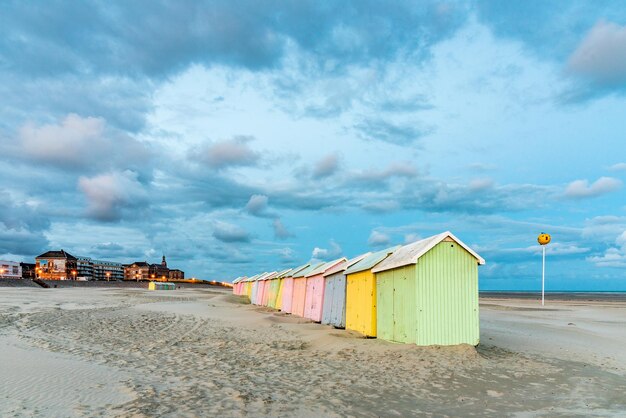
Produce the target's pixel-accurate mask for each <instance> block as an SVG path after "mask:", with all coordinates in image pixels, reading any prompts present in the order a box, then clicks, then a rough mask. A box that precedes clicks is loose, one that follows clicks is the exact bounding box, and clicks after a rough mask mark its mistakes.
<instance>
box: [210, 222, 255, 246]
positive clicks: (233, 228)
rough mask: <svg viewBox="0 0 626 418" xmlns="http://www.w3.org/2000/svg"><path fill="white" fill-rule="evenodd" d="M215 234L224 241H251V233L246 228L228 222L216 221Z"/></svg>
mask: <svg viewBox="0 0 626 418" xmlns="http://www.w3.org/2000/svg"><path fill="white" fill-rule="evenodd" d="M213 236H214V237H215V238H217V239H218V240H220V241H222V242H228V243H230V242H250V238H251V237H250V233H249V232H248V231H246V230H245V229H244V228H242V227H240V226H238V225H233V224H230V223H227V222H221V221H218V222H215V226H214V227H213Z"/></svg>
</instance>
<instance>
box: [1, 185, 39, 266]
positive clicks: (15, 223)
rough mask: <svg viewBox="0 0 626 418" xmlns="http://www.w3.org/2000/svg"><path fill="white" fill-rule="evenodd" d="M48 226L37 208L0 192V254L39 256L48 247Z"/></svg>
mask: <svg viewBox="0 0 626 418" xmlns="http://www.w3.org/2000/svg"><path fill="white" fill-rule="evenodd" d="M50 224H51V223H50V220H49V219H48V217H46V216H44V215H43V214H42V213H41V211H40V210H39V208H38V207H37V206H34V205H31V204H28V203H26V202H19V201H15V199H13V198H12V197H11V196H10V195H9V194H8V193H6V192H4V191H0V254H4V253H10V254H22V255H38V254H40V253H41V252H43V251H42V250H43V249H44V248H45V247H46V246H47V245H48V239H47V238H46V236H45V233H46V232H47V231H48V230H49V228H50Z"/></svg>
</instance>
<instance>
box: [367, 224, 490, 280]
mask: <svg viewBox="0 0 626 418" xmlns="http://www.w3.org/2000/svg"><path fill="white" fill-rule="evenodd" d="M446 239H451V240H453V241H454V242H456V243H457V244H459V245H460V246H461V247H463V248H464V249H465V250H466V251H467V252H468V253H470V254H471V255H472V256H473V257H474V258H476V260H477V261H478V264H485V260H484V259H483V258H482V257H481V256H479V255H478V254H476V253H475V252H474V251H473V250H472V249H471V248H470V247H468V246H467V245H466V244H465V243H463V241H461V240H460V239H458V238H457V237H455V236H454V235H453V234H452V232H450V231H446V232H443V233H441V234H438V235H433V236H432V237H428V238H424V239H422V240H419V241H416V242H414V243H412V244H407V245H405V246H403V247H401V248H399V249H398V250H397V251H396V252H394V253H393V254H392V255H391V256H390V257H389V258H387V259H386V260H385V261H383V262H382V263H380V264H379V265H378V266H376V268H374V269H372V272H374V273H378V272H381V271H385V270H391V269H395V268H397V267H402V266H407V265H409V264H417V261H418V260H419V259H420V257H421V256H423V255H424V254H426V253H427V252H428V251H430V250H432V249H433V248H434V247H435V245H437V244H439V243H440V242H441V241H444V240H446Z"/></svg>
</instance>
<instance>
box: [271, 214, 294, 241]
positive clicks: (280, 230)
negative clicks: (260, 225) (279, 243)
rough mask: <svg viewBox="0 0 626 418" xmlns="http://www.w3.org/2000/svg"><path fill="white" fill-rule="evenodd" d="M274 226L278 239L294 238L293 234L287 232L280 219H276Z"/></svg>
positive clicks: (275, 235)
mask: <svg viewBox="0 0 626 418" xmlns="http://www.w3.org/2000/svg"><path fill="white" fill-rule="evenodd" d="M272 226H273V227H274V237H276V238H277V239H287V238H289V237H293V234H292V233H291V232H289V231H288V230H287V228H286V227H285V225H283V223H282V221H281V220H280V219H279V218H276V219H274V221H273V222H272Z"/></svg>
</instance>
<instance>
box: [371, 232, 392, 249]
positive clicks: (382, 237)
mask: <svg viewBox="0 0 626 418" xmlns="http://www.w3.org/2000/svg"><path fill="white" fill-rule="evenodd" d="M390 242H391V237H390V236H389V235H387V234H385V233H383V232H379V231H376V230H374V231H372V233H371V234H370V236H369V238H368V239H367V245H369V246H372V247H378V246H382V245H388V244H389V243H390Z"/></svg>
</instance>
